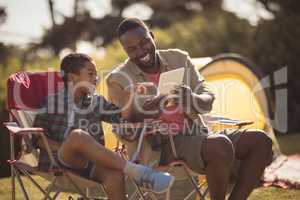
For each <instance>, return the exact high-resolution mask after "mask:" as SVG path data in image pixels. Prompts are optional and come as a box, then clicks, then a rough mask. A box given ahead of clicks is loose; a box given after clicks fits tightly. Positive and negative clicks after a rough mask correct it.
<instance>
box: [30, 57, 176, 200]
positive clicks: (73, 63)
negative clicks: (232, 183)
mask: <svg viewBox="0 0 300 200" xmlns="http://www.w3.org/2000/svg"><path fill="white" fill-rule="evenodd" d="M61 72H62V77H63V80H64V83H65V84H64V85H65V88H64V89H63V90H61V91H59V92H58V93H56V94H53V95H49V96H48V97H47V98H46V103H45V104H44V106H45V108H46V112H43V113H39V114H37V116H36V119H35V122H34V126H36V127H42V128H44V130H45V134H46V136H47V140H48V142H49V144H50V147H51V149H52V150H53V151H54V152H57V156H56V159H57V161H58V163H59V164H60V166H62V167H63V168H67V169H69V170H71V171H73V172H74V173H75V174H77V175H80V176H83V177H85V178H88V179H93V180H95V181H97V182H99V183H102V184H103V185H104V186H105V189H106V192H107V195H108V197H109V199H112V200H125V199H127V197H126V193H125V181H124V174H126V175H128V176H130V177H132V178H133V179H134V180H135V181H136V182H137V183H138V184H141V186H142V187H145V188H146V189H148V190H151V191H153V192H157V193H162V192H165V191H167V190H168V188H169V187H170V186H171V185H172V183H173V179H174V177H172V176H170V175H169V174H168V173H161V172H155V171H153V170H152V169H150V168H149V167H145V166H142V165H138V164H135V163H132V162H129V161H126V160H123V159H122V158H121V157H120V156H118V155H117V154H115V153H114V152H112V151H110V150H108V149H106V148H105V146H104V135H103V130H102V126H101V121H105V122H109V123H120V122H122V121H123V120H122V119H128V118H129V117H130V112H131V111H130V108H129V109H127V110H124V111H123V112H122V113H120V111H119V109H118V108H117V107H116V106H115V105H113V104H111V103H109V102H107V101H106V100H105V98H104V97H102V96H99V95H96V94H94V91H95V88H96V84H97V82H98V76H97V71H96V66H95V63H94V61H93V60H92V58H90V57H89V56H87V55H85V54H79V53H73V54H69V55H68V56H66V57H64V59H63V60H62V62H61ZM37 144H38V146H39V147H40V148H41V149H42V150H43V149H44V150H45V148H44V145H43V143H42V140H38V141H37ZM42 152H43V151H42ZM42 155H45V154H42ZM45 158H46V157H45V156H42V157H41V158H40V160H41V161H46V160H47V159H45ZM40 165H43V162H40Z"/></svg>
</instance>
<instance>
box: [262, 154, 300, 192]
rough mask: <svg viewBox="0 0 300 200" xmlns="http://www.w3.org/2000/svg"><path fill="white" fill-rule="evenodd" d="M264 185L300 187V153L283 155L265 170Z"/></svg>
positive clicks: (288, 187) (287, 187) (289, 187)
mask: <svg viewBox="0 0 300 200" xmlns="http://www.w3.org/2000/svg"><path fill="white" fill-rule="evenodd" d="M262 183H263V186H266V187H267V186H277V187H281V188H286V189H300V154H295V155H291V156H285V155H281V156H279V157H278V158H277V159H276V160H275V161H273V162H272V164H271V165H270V166H268V167H267V168H266V170H265V173H264V176H263V180H262Z"/></svg>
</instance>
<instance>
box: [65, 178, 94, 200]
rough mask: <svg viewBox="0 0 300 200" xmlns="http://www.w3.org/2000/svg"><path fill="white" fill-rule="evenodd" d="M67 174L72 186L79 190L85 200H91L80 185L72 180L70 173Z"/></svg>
mask: <svg viewBox="0 0 300 200" xmlns="http://www.w3.org/2000/svg"><path fill="white" fill-rule="evenodd" d="M65 176H66V177H67V178H68V180H69V181H70V183H71V184H72V186H73V187H74V188H75V189H76V190H77V192H78V194H80V195H81V196H82V197H83V199H84V200H89V198H88V197H87V196H86V194H84V192H83V191H82V190H81V189H80V187H79V186H78V185H77V184H76V183H75V182H74V181H73V180H72V178H71V177H70V176H69V175H68V174H65Z"/></svg>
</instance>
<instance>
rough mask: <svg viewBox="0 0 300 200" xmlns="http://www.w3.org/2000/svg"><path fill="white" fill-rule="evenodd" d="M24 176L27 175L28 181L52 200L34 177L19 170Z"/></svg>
mask: <svg viewBox="0 0 300 200" xmlns="http://www.w3.org/2000/svg"><path fill="white" fill-rule="evenodd" d="M19 170H20V171H21V172H22V173H23V174H25V175H26V176H27V177H28V179H29V180H30V181H31V182H32V183H33V184H34V185H35V186H36V187H37V188H38V189H39V190H40V191H41V192H42V193H43V194H44V195H45V196H46V197H48V198H49V199H51V197H50V196H49V195H48V194H47V192H46V191H45V190H44V189H43V188H42V187H41V186H40V185H39V184H38V183H37V182H36V181H35V180H34V179H33V178H32V176H31V175H30V174H29V173H28V172H27V171H26V170H23V169H19Z"/></svg>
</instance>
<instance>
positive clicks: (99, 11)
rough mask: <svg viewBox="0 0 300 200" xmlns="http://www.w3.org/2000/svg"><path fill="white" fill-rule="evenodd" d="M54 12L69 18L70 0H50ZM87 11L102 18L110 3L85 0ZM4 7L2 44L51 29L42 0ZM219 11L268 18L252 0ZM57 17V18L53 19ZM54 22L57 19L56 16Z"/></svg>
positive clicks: (10, 0)
mask: <svg viewBox="0 0 300 200" xmlns="http://www.w3.org/2000/svg"><path fill="white" fill-rule="evenodd" d="M54 2H55V4H54V5H55V10H56V11H58V12H59V13H63V14H64V15H66V16H72V14H73V4H74V0H54ZM87 2H88V9H89V10H90V11H91V14H92V16H93V17H99V18H100V17H102V16H103V15H105V14H106V13H109V12H110V11H111V7H110V0H88V1H87ZM0 5H1V6H5V7H6V12H7V19H6V21H5V23H4V24H2V25H1V26H0V42H4V43H6V44H15V45H20V46H22V45H26V44H28V43H29V42H31V41H37V40H39V39H40V38H41V36H42V35H43V33H44V31H45V29H47V28H49V27H50V26H51V20H50V15H49V9H48V4H47V1H46V0H0ZM223 8H224V9H226V10H228V11H232V12H235V13H236V14H237V15H238V16H239V17H241V18H246V19H248V20H249V21H250V23H251V24H253V25H255V24H256V23H257V21H258V20H259V17H263V18H271V15H270V14H269V13H267V12H266V11H265V10H264V9H262V7H261V5H260V4H258V3H257V2H255V0H224V4H223ZM149 14H151V10H149V9H147V8H146V7H143V6H142V5H137V6H132V7H131V8H130V9H128V10H127V11H126V12H125V15H126V16H127V17H128V16H138V17H140V18H146V17H147V15H149ZM56 17H57V16H56ZM56 20H57V21H59V20H61V19H60V18H59V16H58V18H56Z"/></svg>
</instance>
